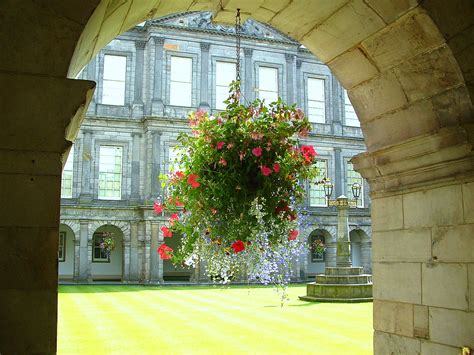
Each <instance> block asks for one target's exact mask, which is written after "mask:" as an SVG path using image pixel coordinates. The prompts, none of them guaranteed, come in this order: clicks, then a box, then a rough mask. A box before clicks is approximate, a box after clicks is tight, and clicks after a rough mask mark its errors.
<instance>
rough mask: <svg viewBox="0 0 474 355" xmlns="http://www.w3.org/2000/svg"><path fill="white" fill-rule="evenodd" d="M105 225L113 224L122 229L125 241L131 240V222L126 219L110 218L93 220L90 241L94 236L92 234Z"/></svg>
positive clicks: (90, 226) (90, 228) (90, 227)
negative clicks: (112, 219) (111, 219)
mask: <svg viewBox="0 0 474 355" xmlns="http://www.w3.org/2000/svg"><path fill="white" fill-rule="evenodd" d="M104 225H111V226H114V227H117V228H118V229H120V231H121V232H122V233H123V241H124V243H127V242H128V243H129V242H130V222H126V221H109V220H98V221H92V222H91V223H90V225H89V236H88V240H89V241H90V240H91V238H92V234H93V233H94V232H95V231H96V230H97V229H98V228H100V227H101V226H104Z"/></svg>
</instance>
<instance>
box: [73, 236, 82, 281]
mask: <svg viewBox="0 0 474 355" xmlns="http://www.w3.org/2000/svg"><path fill="white" fill-rule="evenodd" d="M80 265H81V236H80V235H79V236H78V238H74V272H73V277H72V280H73V281H74V282H78V281H80V273H79V266H80Z"/></svg>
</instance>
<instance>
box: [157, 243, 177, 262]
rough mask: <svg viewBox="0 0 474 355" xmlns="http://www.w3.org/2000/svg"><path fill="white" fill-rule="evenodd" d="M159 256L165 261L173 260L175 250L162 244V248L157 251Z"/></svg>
mask: <svg viewBox="0 0 474 355" xmlns="http://www.w3.org/2000/svg"><path fill="white" fill-rule="evenodd" d="M156 251H157V252H158V254H160V258H161V259H163V260H169V259H171V256H172V255H171V253H173V251H174V250H173V249H171V248H170V247H169V246H167V245H166V244H161V245H160V247H159V248H158V249H157V250H156Z"/></svg>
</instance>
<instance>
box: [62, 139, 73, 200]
mask: <svg viewBox="0 0 474 355" xmlns="http://www.w3.org/2000/svg"><path fill="white" fill-rule="evenodd" d="M73 166H74V146H72V147H71V150H70V151H69V156H68V157H67V160H66V164H65V165H64V169H63V174H62V177H61V198H72V179H73V175H74V174H73Z"/></svg>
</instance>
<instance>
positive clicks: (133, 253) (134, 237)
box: [130, 221, 140, 281]
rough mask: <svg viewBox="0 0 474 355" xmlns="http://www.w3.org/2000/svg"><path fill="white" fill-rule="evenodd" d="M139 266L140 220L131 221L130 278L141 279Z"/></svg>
mask: <svg viewBox="0 0 474 355" xmlns="http://www.w3.org/2000/svg"><path fill="white" fill-rule="evenodd" d="M138 270H139V268H138V222H136V221H132V222H130V280H133V281H135V280H139V279H140V275H139V271H138Z"/></svg>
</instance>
